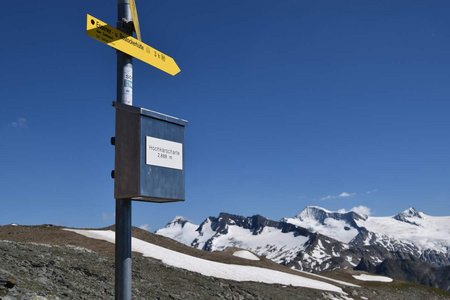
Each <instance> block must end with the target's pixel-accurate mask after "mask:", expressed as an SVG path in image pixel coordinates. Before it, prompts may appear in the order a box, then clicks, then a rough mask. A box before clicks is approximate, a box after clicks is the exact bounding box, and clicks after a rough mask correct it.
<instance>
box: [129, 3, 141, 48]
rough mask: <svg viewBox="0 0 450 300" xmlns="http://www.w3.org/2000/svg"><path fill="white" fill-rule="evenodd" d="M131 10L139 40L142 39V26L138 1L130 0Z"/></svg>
mask: <svg viewBox="0 0 450 300" xmlns="http://www.w3.org/2000/svg"><path fill="white" fill-rule="evenodd" d="M130 10H131V18H132V19H133V25H134V31H136V36H137V38H138V40H140V41H142V38H141V28H139V18H138V14H137V8H136V2H134V0H130Z"/></svg>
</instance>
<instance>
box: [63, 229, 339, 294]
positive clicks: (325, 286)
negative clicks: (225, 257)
mask: <svg viewBox="0 0 450 300" xmlns="http://www.w3.org/2000/svg"><path fill="white" fill-rule="evenodd" d="M65 230H68V231H72V232H75V233H78V234H81V235H83V236H86V237H89V238H93V239H100V240H104V241H108V242H110V243H114V242H115V233H114V231H111V230H107V231H104V230H76V229H65ZM132 250H133V251H135V252H140V253H142V254H143V255H144V256H146V257H152V258H155V259H158V260H161V261H162V262H163V263H165V264H167V265H170V266H173V267H176V268H181V269H185V270H188V271H192V272H196V273H200V274H202V275H205V276H212V277H217V278H223V279H228V280H235V281H254V282H264V283H269V284H282V285H292V286H297V287H305V288H312V289H319V290H324V291H331V292H337V293H341V294H345V293H344V291H343V290H342V289H341V288H339V287H337V286H334V285H332V284H329V283H326V282H322V281H319V280H314V279H309V278H305V277H302V276H299V275H293V274H288V273H283V272H280V271H275V270H270V269H265V268H260V267H253V266H242V265H233V264H225V263H219V262H214V261H209V260H206V259H201V258H198V257H194V256H190V255H187V254H183V253H180V252H176V251H173V250H169V249H166V248H163V247H160V246H156V245H154V244H151V243H148V242H145V241H142V240H139V239H136V238H133V239H132Z"/></svg>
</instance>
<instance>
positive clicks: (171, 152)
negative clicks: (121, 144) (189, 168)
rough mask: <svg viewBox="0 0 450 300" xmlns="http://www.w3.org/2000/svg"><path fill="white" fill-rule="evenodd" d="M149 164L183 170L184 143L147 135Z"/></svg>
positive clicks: (147, 160) (147, 158) (147, 159)
mask: <svg viewBox="0 0 450 300" xmlns="http://www.w3.org/2000/svg"><path fill="white" fill-rule="evenodd" d="M145 147H146V161H145V163H146V164H147V165H152V166H158V167H164V168H171V169H177V170H183V144H181V143H176V142H172V141H168V140H163V139H157V138H154V137H151V136H147V137H146V146H145Z"/></svg>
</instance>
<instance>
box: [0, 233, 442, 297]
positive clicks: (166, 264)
mask: <svg viewBox="0 0 450 300" xmlns="http://www.w3.org/2000/svg"><path fill="white" fill-rule="evenodd" d="M111 229H113V228H105V229H103V230H96V231H91V230H79V231H77V232H78V233H75V232H73V231H68V230H64V229H63V228H60V227H55V226H50V225H45V226H2V227H0V257H1V261H2V263H1V266H0V298H1V299H38V298H36V297H37V296H41V297H42V298H39V299H112V298H113V290H114V289H113V282H114V280H113V274H114V256H113V251H114V245H113V244H112V243H110V242H107V241H104V240H102V239H107V238H108V237H110V236H111V231H110V230H111ZM92 234H96V235H97V236H96V238H88V237H86V236H85V235H92ZM133 235H134V237H135V238H137V240H135V241H134V244H133V250H134V251H136V250H139V251H140V252H143V255H142V254H140V253H139V252H134V257H133V297H135V298H136V299H368V298H369V299H386V298H389V299H392V298H395V299H424V298H428V299H450V295H449V294H447V293H445V292H442V291H440V290H436V289H431V288H426V287H422V286H418V285H414V284H408V283H405V282H401V281H394V282H380V281H377V282H367V281H362V280H357V279H355V278H354V277H353V276H352V275H358V274H365V273H361V272H356V273H355V272H353V271H334V272H331V273H329V274H327V276H328V277H327V278H324V277H317V275H311V274H306V273H299V272H298V271H293V270H290V269H288V268H286V267H283V266H280V265H278V264H275V263H273V262H271V261H269V260H266V259H263V258H259V259H260V260H249V259H248V258H249V256H248V252H242V251H239V250H238V249H228V251H224V252H219V253H215V252H214V253H210V252H205V251H200V250H197V249H193V248H190V247H186V246H184V245H182V244H179V243H177V242H174V241H172V240H169V239H167V238H164V237H161V236H157V235H154V234H151V233H148V232H146V231H143V230H139V229H134V233H133ZM99 238H102V239H99ZM148 249H151V251H150V252H147V251H148ZM155 249H159V251H160V252H161V253H163V254H162V255H163V257H162V258H160V259H155V258H153V257H152V255H156V254H155V253H156V252H157V251H156V250H155ZM168 253H170V254H168ZM243 253H247V254H245V255H242V254H243ZM233 254H235V255H236V254H238V255H239V256H241V257H238V256H235V255H233ZM180 256H182V257H183V260H184V261H191V262H192V261H196V262H199V261H209V262H210V265H214V264H221V265H223V267H224V268H229V267H230V266H238V267H237V268H238V270H242V268H245V269H247V270H251V268H259V269H258V270H260V271H261V270H265V271H264V272H278V274H279V276H275V277H276V278H275V279H279V278H282V277H283V278H284V277H293V278H294V277H295V278H296V281H295V282H294V281H293V282H291V283H292V285H288V284H267V283H261V282H256V281H254V280H258V279H257V276H256V275H258V273H261V272H248V274H247V275H246V276H250V277H248V278H247V279H244V280H243V279H242V277H241V276H242V274H238V273H233V272H232V273H229V274H228V275H227V276H231V277H230V278H235V279H234V280H231V279H228V280H227V279H223V278H219V277H220V276H219V277H216V274H217V273H214V272H216V271H217V270H219V269H220V268H218V267H213V268H210V271H211V272H213V273H214V274H211V275H210V276H205V275H202V274H201V272H203V271H204V270H197V271H189V270H187V269H186V268H179V267H175V266H173V265H171V264H172V262H171V261H170V260H171V259H173V258H176V257H180ZM195 265H197V266H198V265H199V264H198V263H197V264H195ZM203 268H204V267H203ZM232 268H236V267H232ZM204 269H205V268H204ZM254 270H256V269H254ZM271 274H277V273H271ZM283 274H284V275H283ZM253 275H254V278H251V277H252V276H253ZM362 278H363V279H364V278H365V277H362ZM368 278H370V277H368ZM296 282H301V283H302V284H303V283H304V282H309V283H314V284H316V287H315V288H311V287H310V288H305V287H299V286H294V285H295V284H296ZM325 287H332V288H331V289H335V288H336V290H335V291H331V290H326V288H325Z"/></svg>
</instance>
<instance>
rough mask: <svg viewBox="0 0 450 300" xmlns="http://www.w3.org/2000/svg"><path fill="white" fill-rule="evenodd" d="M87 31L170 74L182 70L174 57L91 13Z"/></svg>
mask: <svg viewBox="0 0 450 300" xmlns="http://www.w3.org/2000/svg"><path fill="white" fill-rule="evenodd" d="M86 31H87V34H88V35H89V36H90V37H92V38H94V39H96V40H97V41H100V42H102V43H105V44H107V45H108V46H111V47H113V48H114V49H117V50H119V51H122V52H124V53H126V54H128V55H130V56H133V57H135V58H137V59H139V60H142V61H143V62H145V63H148V64H149V65H152V66H154V67H155V68H158V69H160V70H162V71H164V72H166V73H169V74H170V75H176V74H178V73H179V72H180V68H179V67H178V65H177V63H176V62H175V60H174V59H173V58H172V57H170V56H168V55H167V54H164V53H162V52H161V51H158V50H156V49H155V48H152V47H150V46H149V45H147V44H145V43H143V42H141V41H139V40H138V39H135V38H134V37H132V36H129V35H127V34H125V33H123V32H122V31H120V30H118V29H116V28H114V27H111V26H109V25H108V24H106V23H105V22H103V21H101V20H99V19H97V18H95V17H93V16H91V15H89V14H88V15H87V16H86Z"/></svg>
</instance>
